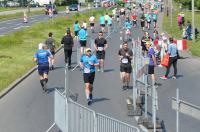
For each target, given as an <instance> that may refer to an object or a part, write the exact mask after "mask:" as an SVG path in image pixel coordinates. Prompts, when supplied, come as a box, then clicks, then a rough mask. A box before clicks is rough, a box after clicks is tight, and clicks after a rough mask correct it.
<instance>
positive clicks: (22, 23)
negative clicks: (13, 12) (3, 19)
mask: <svg viewBox="0 0 200 132" xmlns="http://www.w3.org/2000/svg"><path fill="white" fill-rule="evenodd" d="M22 24H23V23H17V24H15V25H17V26H18V25H22Z"/></svg>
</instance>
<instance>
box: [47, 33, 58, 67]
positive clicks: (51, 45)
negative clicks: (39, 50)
mask: <svg viewBox="0 0 200 132" xmlns="http://www.w3.org/2000/svg"><path fill="white" fill-rule="evenodd" d="M48 36H49V38H48V39H47V40H46V41H45V44H46V46H47V49H48V50H49V52H50V53H51V55H52V57H51V58H49V67H50V70H54V63H55V53H56V52H55V40H54V39H53V37H52V36H53V33H52V32H49V34H48Z"/></svg>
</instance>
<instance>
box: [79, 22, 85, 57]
mask: <svg viewBox="0 0 200 132" xmlns="http://www.w3.org/2000/svg"><path fill="white" fill-rule="evenodd" d="M78 36H79V42H80V46H81V54H84V51H85V48H86V44H87V31H86V30H85V29H84V26H83V25H82V26H81V30H80V31H79V32H78Z"/></svg>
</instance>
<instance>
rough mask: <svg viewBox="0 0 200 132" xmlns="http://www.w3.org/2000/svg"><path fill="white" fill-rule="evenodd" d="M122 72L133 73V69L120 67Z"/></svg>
mask: <svg viewBox="0 0 200 132" xmlns="http://www.w3.org/2000/svg"><path fill="white" fill-rule="evenodd" d="M120 72H125V73H131V72H132V67H131V66H120Z"/></svg>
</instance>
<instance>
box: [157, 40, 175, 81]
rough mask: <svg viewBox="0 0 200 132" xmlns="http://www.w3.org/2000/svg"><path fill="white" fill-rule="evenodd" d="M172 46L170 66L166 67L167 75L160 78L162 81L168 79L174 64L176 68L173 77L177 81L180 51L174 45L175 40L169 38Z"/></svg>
mask: <svg viewBox="0 0 200 132" xmlns="http://www.w3.org/2000/svg"><path fill="white" fill-rule="evenodd" d="M169 41H170V44H169V46H168V52H167V53H168V54H169V55H170V57H169V65H168V66H167V67H166V68H167V70H166V73H165V75H164V76H162V77H160V78H161V79H168V74H169V72H170V67H171V65H172V64H173V67H174V75H173V77H172V78H173V79H176V76H177V60H178V56H179V55H178V49H177V46H176V44H175V43H174V39H173V38H172V37H171V38H169Z"/></svg>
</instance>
